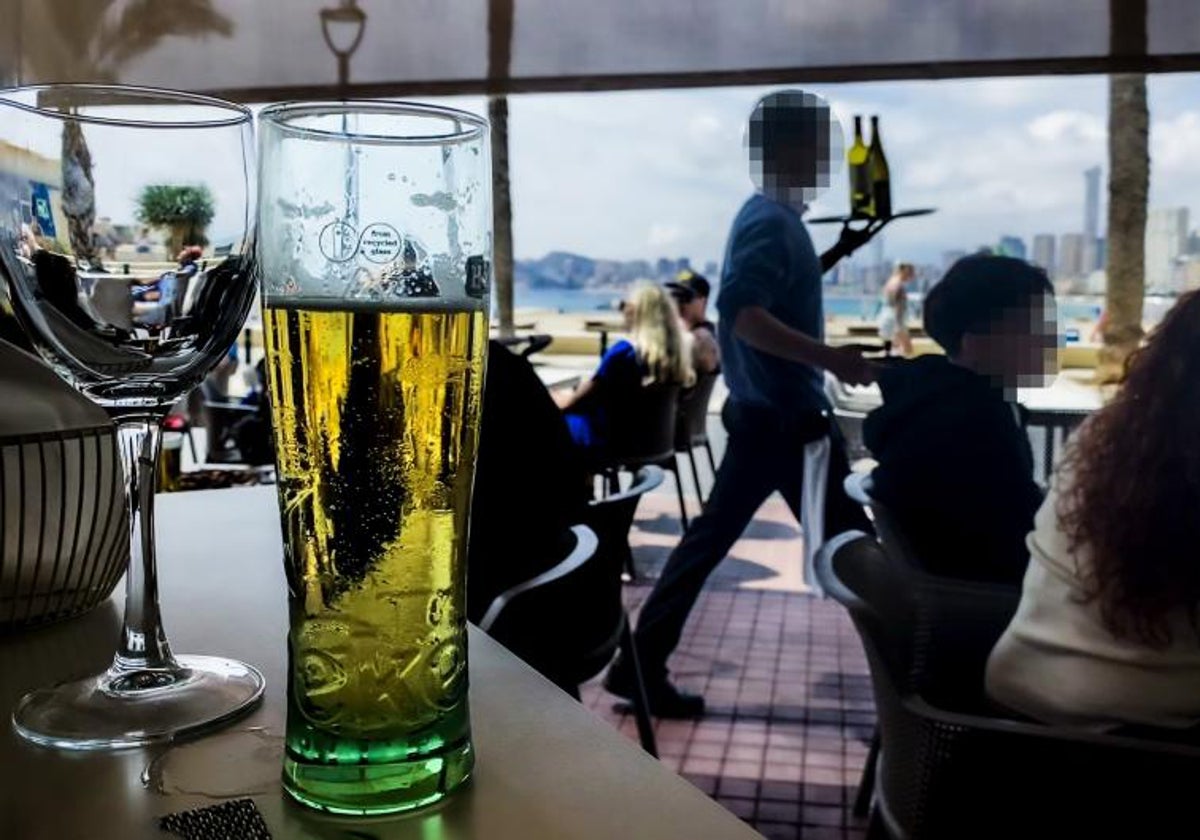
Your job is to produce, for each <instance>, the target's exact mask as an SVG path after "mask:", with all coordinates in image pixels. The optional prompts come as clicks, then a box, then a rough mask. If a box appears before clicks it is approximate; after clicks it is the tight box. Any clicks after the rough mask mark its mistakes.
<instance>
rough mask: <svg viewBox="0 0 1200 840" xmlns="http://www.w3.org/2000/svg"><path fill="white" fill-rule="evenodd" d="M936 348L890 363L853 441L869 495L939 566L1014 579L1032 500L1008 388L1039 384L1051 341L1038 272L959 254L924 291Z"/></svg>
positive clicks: (1028, 459)
mask: <svg viewBox="0 0 1200 840" xmlns="http://www.w3.org/2000/svg"><path fill="white" fill-rule="evenodd" d="M925 330H926V332H927V333H928V334H929V335H930V336H931V337H932V338H933V339H934V340H935V341H937V343H938V344H940V345H941V346H942V348H943V349H944V350H945V351H946V355H945V356H937V355H927V356H920V357H918V358H916V359H913V360H910V361H898V362H896V363H894V364H892V365H889V366H888V367H887V368H886V369H885V370H884V371H883V372H882V373H881V374H880V375H879V379H878V381H879V387H880V390H881V391H882V393H883V406H882V407H880V408H878V409H876V410H875V411H873V412H871V414H870V415H869V416H868V417H867V419H866V422H865V424H864V426H863V440H864V442H865V443H866V445H867V447H868V448H869V449H870V450H871V452H872V454H873V455H874V456H875V458H876V460H877V461H878V462H879V466H878V467H876V468H875V471H874V472H873V473H872V483H873V488H872V495H874V497H875V498H876V499H878V500H879V501H880V502H881V503H883V504H884V505H885V506H886V507H887V508H889V509H890V511H891V512H892V514H893V515H894V516H895V517H896V520H897V522H898V524H899V526H900V528H901V529H902V531H903V532H904V535H905V537H906V538H907V539H908V542H909V544H910V546H911V548H912V550H913V552H914V553H915V555H916V557H917V559H918V560H919V561H920V562H921V563H922V565H924V566H925V568H926V570H927V571H929V572H931V573H933V574H937V575H944V576H947V577H956V578H964V579H971V580H983V581H991V582H998V583H1010V584H1013V585H1015V586H1016V585H1020V582H1021V579H1022V577H1023V576H1024V574H1025V568H1026V566H1027V564H1028V562H1029V552H1028V550H1027V549H1026V547H1025V537H1026V535H1028V534H1029V532H1030V531H1031V530H1032V529H1033V517H1034V514H1035V513H1036V512H1037V509H1038V507H1039V505H1040V504H1041V502H1042V491H1041V489H1040V488H1039V486H1038V485H1037V483H1036V482H1035V481H1034V478H1033V453H1032V451H1031V449H1030V445H1029V438H1028V436H1027V435H1026V432H1025V427H1024V422H1023V417H1022V412H1023V409H1022V408H1021V407H1020V406H1019V405H1018V404H1017V402H1016V399H1015V389H1016V388H1017V387H1018V386H1021V387H1030V386H1034V385H1037V384H1040V383H1041V381H1042V379H1043V377H1044V376H1045V375H1046V374H1047V373H1048V372H1049V371H1050V370H1052V366H1053V361H1052V359H1053V357H1054V351H1055V348H1056V347H1057V327H1056V318H1055V315H1054V290H1053V287H1052V286H1051V285H1050V281H1049V280H1048V279H1047V278H1046V274H1045V272H1043V271H1042V270H1041V269H1039V268H1036V267H1035V266H1032V265H1030V264H1029V263H1027V262H1025V261H1024V260H1019V259H1014V258H1012V257H997V256H990V255H973V256H969V257H964V258H963V259H961V260H959V261H958V262H956V263H955V264H954V265H953V266H951V268H950V270H949V271H947V272H946V275H945V276H944V277H943V278H942V281H941V282H940V283H938V285H937V286H935V287H934V288H933V289H932V290H931V291H930V293H929V295H928V296H927V297H926V299H925Z"/></svg>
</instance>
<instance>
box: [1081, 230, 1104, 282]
mask: <svg viewBox="0 0 1200 840" xmlns="http://www.w3.org/2000/svg"><path fill="white" fill-rule="evenodd" d="M1099 267H1100V240H1099V239H1096V238H1095V237H1094V236H1088V235H1087V234H1086V233H1085V234H1084V235H1083V274H1084V276H1087V275H1088V274H1091V273H1092V272H1093V271H1095V270H1096V269H1098V268H1099Z"/></svg>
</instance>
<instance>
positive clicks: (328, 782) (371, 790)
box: [283, 741, 475, 816]
mask: <svg viewBox="0 0 1200 840" xmlns="http://www.w3.org/2000/svg"><path fill="white" fill-rule="evenodd" d="M474 764H475V753H474V750H473V749H472V747H471V743H470V741H467V742H465V743H462V744H460V745H458V746H455V747H452V748H449V749H446V750H444V751H442V752H440V753H436V754H432V755H424V756H414V757H413V758H411V759H409V760H406V761H394V762H388V763H372V764H340V765H339V764H311V763H307V762H302V761H298V760H296V759H295V758H294V757H293V756H292V755H291V754H286V755H284V758H283V789H284V790H286V791H287V792H288V794H289V795H290V796H291V797H292V798H293V799H295V800H296V801H297V802H299V803H301V804H302V805H306V806H308V807H309V808H315V809H317V810H319V811H325V812H326V813H330V814H346V815H352V816H370V815H380V814H396V813H400V812H403V811H413V810H416V809H417V808H425V807H427V806H429V805H433V804H434V803H436V802H438V801H440V800H442V799H444V798H445V797H446V796H447V795H448V794H450V793H451V792H453V791H454V790H455V789H457V788H459V787H461V786H462V784H463V783H464V782H466V781H467V779H469V778H470V777H471V770H472V768H473V767H474Z"/></svg>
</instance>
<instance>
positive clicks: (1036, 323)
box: [960, 295, 1058, 388]
mask: <svg viewBox="0 0 1200 840" xmlns="http://www.w3.org/2000/svg"><path fill="white" fill-rule="evenodd" d="M960 356H961V357H962V358H963V359H964V360H967V361H969V362H970V365H971V367H972V368H973V369H974V370H976V371H978V372H979V373H983V374H986V375H988V376H990V377H992V378H993V379H995V380H996V381H997V382H998V383H999V384H1001V385H1003V386H1004V387H1006V388H1040V387H1043V386H1045V385H1046V384H1048V381H1047V380H1048V378H1049V377H1051V376H1053V375H1055V374H1056V373H1057V372H1058V315H1057V311H1056V309H1055V305H1054V299H1053V298H1050V297H1047V296H1045V295H1040V296H1038V297H1037V298H1036V299H1035V300H1034V301H1033V302H1032V303H1031V304H1030V305H1028V306H1024V307H1021V308H1020V309H1016V310H1012V311H1010V312H1006V313H1004V314H1003V315H1002V316H1000V317H999V318H998V319H997V320H995V321H994V322H993V323H992V325H991V329H990V330H989V331H988V332H986V333H968V334H967V335H964V336H963V343H962V353H961V354H960Z"/></svg>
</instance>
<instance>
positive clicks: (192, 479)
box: [172, 467, 275, 492]
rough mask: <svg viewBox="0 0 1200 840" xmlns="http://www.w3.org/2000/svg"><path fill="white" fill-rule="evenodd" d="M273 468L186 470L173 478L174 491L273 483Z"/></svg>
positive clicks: (219, 488)
mask: <svg viewBox="0 0 1200 840" xmlns="http://www.w3.org/2000/svg"><path fill="white" fill-rule="evenodd" d="M274 475H275V471H274V470H273V469H243V468H238V467H225V468H220V467H218V468H214V469H199V470H188V471H187V472H185V473H180V474H179V477H178V478H177V479H176V480H175V484H174V487H173V488H172V489H173V491H175V492H182V491H184V490H221V489H224V488H226V487H253V486H254V485H256V484H273V483H274Z"/></svg>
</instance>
